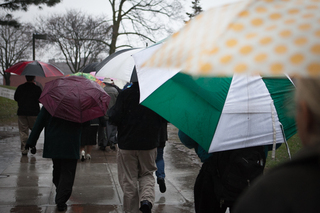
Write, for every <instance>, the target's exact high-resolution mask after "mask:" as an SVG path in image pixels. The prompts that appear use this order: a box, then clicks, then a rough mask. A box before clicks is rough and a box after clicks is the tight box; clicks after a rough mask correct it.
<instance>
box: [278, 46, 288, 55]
mask: <svg viewBox="0 0 320 213" xmlns="http://www.w3.org/2000/svg"><path fill="white" fill-rule="evenodd" d="M275 52H276V53H278V54H283V53H286V52H287V47H286V46H284V45H279V46H277V47H276V48H275Z"/></svg>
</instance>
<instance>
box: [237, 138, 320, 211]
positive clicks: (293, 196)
mask: <svg viewBox="0 0 320 213" xmlns="http://www.w3.org/2000/svg"><path fill="white" fill-rule="evenodd" d="M319 200H320V143H319V142H318V144H316V145H314V146H312V147H305V148H303V149H302V150H301V151H300V152H299V153H297V154H296V155H295V156H294V157H293V158H292V160H291V161H288V162H286V163H283V164H281V165H280V166H278V167H276V168H274V169H272V170H271V171H268V172H267V173H266V174H265V175H263V176H262V177H261V178H260V179H258V180H257V181H256V182H255V183H254V184H253V185H252V186H251V187H249V190H248V191H247V192H246V193H244V194H243V196H242V197H241V198H240V199H239V200H238V203H237V205H236V206H235V209H234V211H233V212H234V213H242V212H245V213H253V212H254V213H256V212H259V213H270V212H273V213H278V212H279V213H280V212H281V213H282V212H292V213H300V212H304V213H309V212H312V213H313V212H319V211H320V202H319Z"/></svg>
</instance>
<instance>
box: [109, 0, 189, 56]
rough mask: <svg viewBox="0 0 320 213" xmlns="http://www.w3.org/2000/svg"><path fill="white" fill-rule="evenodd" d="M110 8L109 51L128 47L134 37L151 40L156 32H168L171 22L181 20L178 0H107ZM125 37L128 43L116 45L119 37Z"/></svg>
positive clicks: (180, 8) (153, 40)
mask: <svg viewBox="0 0 320 213" xmlns="http://www.w3.org/2000/svg"><path fill="white" fill-rule="evenodd" d="M108 1H109V3H110V6H111V9H112V20H111V22H112V23H111V27H112V34H111V41H110V43H108V46H109V48H110V50H109V54H112V53H114V52H115V51H116V49H117V48H120V47H124V46H130V43H133V42H132V41H135V40H137V39H138V38H139V39H141V40H142V41H150V42H152V43H154V42H155V38H156V35H159V34H161V33H166V35H165V36H167V35H168V34H169V33H172V32H173V31H172V29H173V27H174V26H173V25H174V23H173V22H172V21H180V20H183V16H182V12H183V7H182V4H181V1H182V0H108ZM123 36H127V39H128V41H129V42H128V43H129V45H119V46H117V41H118V40H119V37H123Z"/></svg>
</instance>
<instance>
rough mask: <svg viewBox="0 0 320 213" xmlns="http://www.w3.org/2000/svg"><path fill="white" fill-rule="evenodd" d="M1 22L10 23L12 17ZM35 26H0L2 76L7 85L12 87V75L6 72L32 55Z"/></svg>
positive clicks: (8, 16) (3, 18)
mask: <svg viewBox="0 0 320 213" xmlns="http://www.w3.org/2000/svg"><path fill="white" fill-rule="evenodd" d="M0 18H1V20H7V21H10V20H11V19H12V17H11V16H10V15H7V16H3V17H0ZM32 32H33V26H31V25H30V24H20V25H19V27H13V26H9V25H0V64H1V68H2V69H1V75H2V76H3V77H4V79H5V82H6V85H10V76H11V74H10V73H6V72H4V71H5V70H6V69H8V68H9V67H10V66H12V65H13V64H15V63H17V62H18V61H20V60H22V59H28V58H29V57H30V55H31V50H32V49H31V47H32Z"/></svg>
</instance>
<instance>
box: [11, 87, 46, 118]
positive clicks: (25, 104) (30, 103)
mask: <svg viewBox="0 0 320 213" xmlns="http://www.w3.org/2000/svg"><path fill="white" fill-rule="evenodd" d="M41 92H42V91H41V88H40V87H39V86H37V85H35V84H34V83H33V82H26V83H24V84H21V85H19V86H18V88H17V90H16V92H15V93H14V100H15V101H17V102H18V112H17V115H24V116H37V115H38V114H39V112H40V106H39V98H40V95H41Z"/></svg>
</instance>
